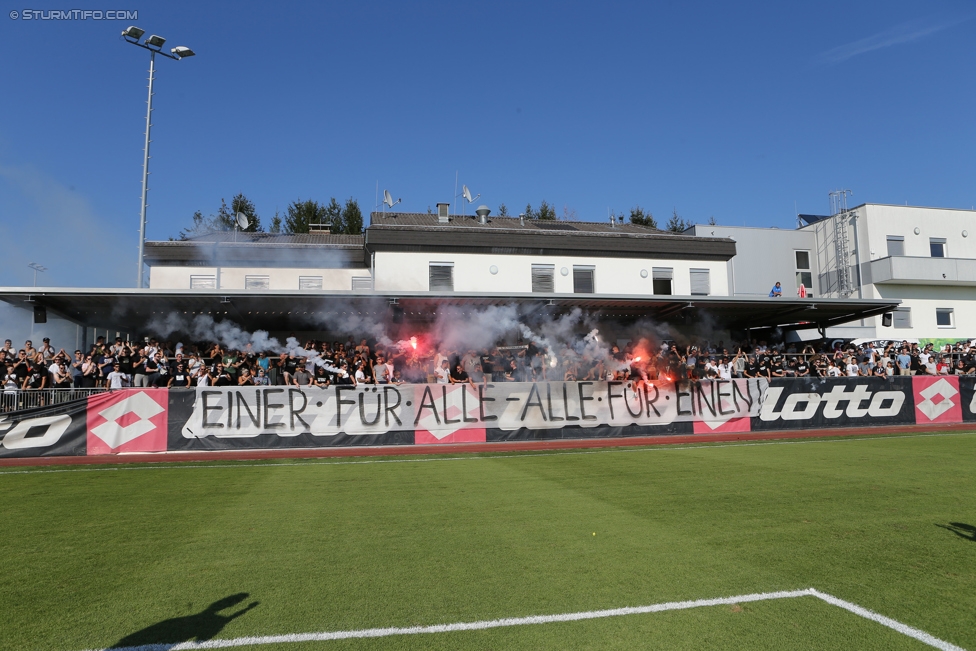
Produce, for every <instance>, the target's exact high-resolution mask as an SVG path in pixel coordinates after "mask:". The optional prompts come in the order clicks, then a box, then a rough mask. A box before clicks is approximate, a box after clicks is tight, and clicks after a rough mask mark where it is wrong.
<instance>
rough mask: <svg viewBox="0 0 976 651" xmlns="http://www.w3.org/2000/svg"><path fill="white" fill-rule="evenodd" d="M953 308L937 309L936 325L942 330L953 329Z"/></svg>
mask: <svg viewBox="0 0 976 651" xmlns="http://www.w3.org/2000/svg"><path fill="white" fill-rule="evenodd" d="M952 312H953V310H952V308H951V307H937V308H935V325H937V326H939V327H940V328H952V327H953V323H952V321H953V315H952Z"/></svg>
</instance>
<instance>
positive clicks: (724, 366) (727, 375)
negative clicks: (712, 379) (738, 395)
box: [718, 357, 733, 380]
mask: <svg viewBox="0 0 976 651" xmlns="http://www.w3.org/2000/svg"><path fill="white" fill-rule="evenodd" d="M732 368H733V367H732V364H730V363H729V358H728V357H723V358H722V361H721V362H720V363H719V365H718V376H719V377H720V378H721V379H723V380H731V379H732Z"/></svg>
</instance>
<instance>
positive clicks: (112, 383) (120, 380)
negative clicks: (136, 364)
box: [105, 363, 129, 389]
mask: <svg viewBox="0 0 976 651" xmlns="http://www.w3.org/2000/svg"><path fill="white" fill-rule="evenodd" d="M105 379H106V381H107V382H108V388H109V389H123V388H125V387H127V386H129V376H128V374H126V373H123V372H122V365H121V364H119V363H115V364H114V365H113V366H112V370H111V371H109V373H108V376H106V378H105Z"/></svg>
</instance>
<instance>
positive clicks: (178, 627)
mask: <svg viewBox="0 0 976 651" xmlns="http://www.w3.org/2000/svg"><path fill="white" fill-rule="evenodd" d="M247 597H248V593H246V592H239V593H237V594H232V595H230V596H229V597H224V598H223V599H218V600H217V601H215V602H213V603H212V604H210V605H209V606H207V608H206V609H205V610H203V611H202V612H199V613H197V614H195V615H187V616H185V617H173V618H171V619H164V620H163V621H161V622H157V623H156V624H153V625H151V626H147V627H146V628H144V629H142V630H141V631H136V632H135V633H132V634H131V635H126V636H125V637H124V638H122V639H121V640H119V641H118V642H116V643H115V644H113V645H112V646H110V647H108V648H109V649H135V648H138V649H145V650H146V651H148V650H149V649H152V651H166V650H167V649H170V648H172V647H174V646H176V645H177V644H179V643H180V642H190V641H193V642H205V641H207V640H210V639H212V638H213V637H214V636H215V635H217V634H218V633H220V631H221V630H223V628H224V626H226V625H227V624H228V623H229V622H230V621H232V620H234V619H237V618H238V617H240V616H241V615H243V614H244V613H246V612H247V611H249V610H251V609H252V608H255V607H256V606H257V605H258V604H259V603H260V602H258V601H252V602H251V603H249V604H248V605H247V606H245V607H244V608H241V609H240V610H238V611H237V612H233V613H228V614H226V615H221V614H220V611H222V610H227V609H228V608H231V607H233V606H236V605H237V604H239V603H241V602H242V601H244V600H245V599H247Z"/></svg>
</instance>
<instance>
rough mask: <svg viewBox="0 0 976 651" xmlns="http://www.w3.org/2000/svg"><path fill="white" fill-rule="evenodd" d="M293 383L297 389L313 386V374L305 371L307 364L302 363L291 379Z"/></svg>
mask: <svg viewBox="0 0 976 651" xmlns="http://www.w3.org/2000/svg"><path fill="white" fill-rule="evenodd" d="M291 383H292V384H293V385H295V386H296V387H307V386H309V385H310V384H312V374H311V373H309V372H308V371H306V370H305V362H300V363H299V364H298V368H296V369H295V373H294V374H293V375H292V377H291Z"/></svg>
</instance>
